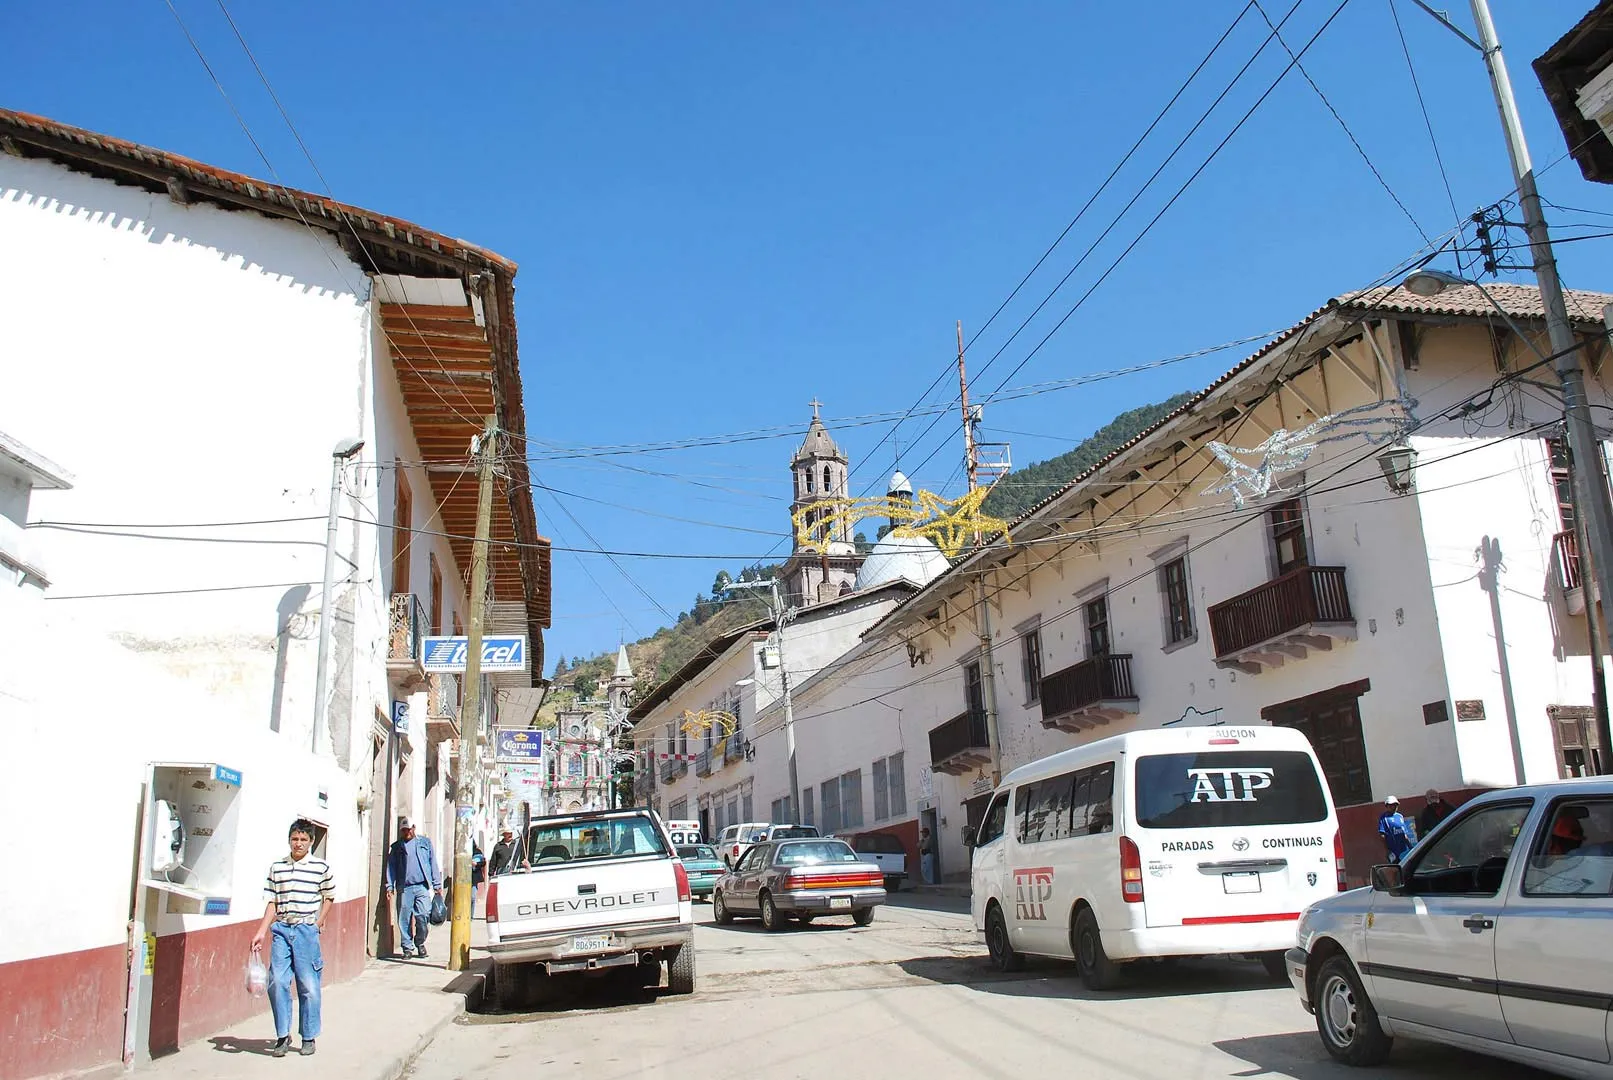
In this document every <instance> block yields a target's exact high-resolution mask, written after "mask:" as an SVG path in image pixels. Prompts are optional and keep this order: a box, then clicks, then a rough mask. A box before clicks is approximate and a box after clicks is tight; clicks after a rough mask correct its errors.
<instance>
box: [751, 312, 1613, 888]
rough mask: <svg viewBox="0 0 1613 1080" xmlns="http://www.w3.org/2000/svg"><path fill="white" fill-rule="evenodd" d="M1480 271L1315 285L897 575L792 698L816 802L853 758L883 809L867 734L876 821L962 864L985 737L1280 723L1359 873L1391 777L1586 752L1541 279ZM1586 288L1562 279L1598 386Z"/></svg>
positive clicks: (1575, 761) (1601, 342)
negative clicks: (1114, 441) (1160, 410)
mask: <svg viewBox="0 0 1613 1080" xmlns="http://www.w3.org/2000/svg"><path fill="white" fill-rule="evenodd" d="M1487 292H1488V293H1489V295H1490V296H1491V297H1493V298H1494V299H1495V301H1497V302H1498V303H1499V304H1500V305H1501V306H1502V307H1503V308H1504V309H1505V310H1504V312H1503V311H1501V310H1498V309H1497V308H1496V307H1495V306H1493V305H1492V304H1491V302H1490V300H1489V299H1488V298H1487V297H1486V296H1485V295H1484V294H1483V293H1481V292H1480V291H1479V290H1478V289H1475V288H1471V287H1453V288H1450V289H1447V290H1446V291H1444V292H1442V293H1440V294H1439V295H1436V296H1432V297H1425V296H1419V295H1415V294H1413V293H1411V292H1409V291H1408V290H1406V289H1405V288H1403V287H1396V288H1388V287H1385V288H1380V289H1375V290H1369V291H1366V292H1362V293H1357V294H1351V295H1348V296H1345V297H1341V298H1338V299H1335V300H1332V301H1330V302H1329V303H1328V304H1326V305H1325V306H1323V307H1322V308H1321V309H1319V310H1318V311H1316V312H1315V313H1313V314H1312V315H1310V316H1309V317H1307V318H1306V319H1304V320H1302V321H1301V322H1300V323H1298V324H1297V325H1295V326H1294V327H1292V328H1290V329H1289V330H1287V331H1285V332H1284V333H1283V334H1281V335H1279V336H1278V337H1277V338H1276V339H1275V340H1273V341H1272V342H1271V343H1269V344H1268V345H1266V346H1265V347H1263V348H1262V349H1260V350H1259V351H1258V352H1257V353H1255V354H1254V355H1253V356H1251V357H1250V358H1249V359H1247V360H1245V361H1244V362H1243V363H1241V364H1240V365H1238V366H1237V367H1236V368H1235V369H1233V370H1232V371H1231V372H1229V373H1228V374H1227V375H1226V376H1224V377H1222V378H1221V379H1219V380H1217V381H1216V382H1215V383H1214V384H1213V385H1211V386H1210V387H1208V388H1206V389H1205V390H1204V391H1202V392H1200V393H1199V394H1197V395H1196V396H1195V397H1194V398H1192V399H1191V400H1190V401H1189V402H1187V403H1186V404H1185V405H1183V406H1182V407H1181V408H1180V409H1178V410H1177V411H1176V412H1174V413H1172V414H1171V415H1170V416H1168V417H1166V418H1165V419H1164V420H1162V421H1161V422H1160V423H1159V424H1157V425H1156V426H1155V427H1153V428H1152V429H1150V430H1149V431H1148V432H1145V433H1144V434H1143V435H1141V436H1139V437H1138V438H1137V439H1135V440H1134V441H1132V442H1131V443H1130V444H1128V445H1126V446H1125V447H1122V448H1120V449H1119V450H1117V451H1116V452H1114V453H1113V454H1111V455H1110V456H1109V457H1108V458H1107V459H1106V460H1104V461H1103V462H1101V463H1099V464H1098V465H1097V466H1095V467H1094V468H1093V469H1092V470H1090V471H1089V472H1088V473H1087V474H1085V475H1083V476H1082V477H1079V478H1077V480H1075V481H1074V482H1072V483H1071V484H1069V485H1068V486H1066V487H1065V488H1064V489H1062V490H1060V491H1059V492H1057V493H1055V494H1054V495H1052V496H1050V497H1049V498H1048V499H1047V500H1045V501H1044V502H1043V503H1042V504H1041V505H1039V506H1038V507H1036V508H1034V509H1033V510H1032V511H1030V512H1029V513H1027V514H1026V515H1024V516H1023V517H1022V518H1021V519H1019V520H1018V521H1016V522H1014V523H1013V525H1012V528H1011V531H1010V534H1009V537H1008V538H1007V539H1004V538H998V539H995V540H993V541H991V542H989V543H988V544H986V545H985V546H984V547H982V548H979V549H977V550H976V551H974V552H972V553H971V554H969V555H967V556H965V557H964V558H963V559H961V560H960V561H959V562H958V563H957V564H956V565H954V566H953V567H952V568H951V570H950V571H948V572H947V573H945V574H943V575H942V576H940V577H939V578H937V579H935V580H934V581H932V582H930V583H929V584H928V585H927V586H925V587H924V588H923V589H922V590H921V591H919V592H918V593H917V594H916V595H914V596H913V597H912V598H910V599H908V600H906V601H905V602H904V603H903V604H902V605H901V606H900V607H899V608H897V609H896V610H895V611H893V612H892V613H891V614H890V615H888V616H886V617H885V618H884V619H883V620H881V621H880V622H879V623H878V624H877V625H875V626H874V627H872V628H871V629H870V630H869V631H868V632H867V633H866V634H865V635H864V636H863V639H862V641H861V642H860V643H859V644H858V646H857V647H856V648H854V649H852V650H850V651H848V652H847V654H846V655H845V656H843V657H842V658H840V659H839V660H837V661H835V662H834V663H833V664H831V665H830V666H829V667H827V668H825V669H824V670H822V671H820V672H819V673H818V675H817V676H815V677H814V678H813V679H811V680H809V681H808V682H806V683H805V684H803V685H802V686H801V687H800V688H799V692H798V693H797V695H796V698H795V710H794V711H795V728H796V733H797V743H798V745H799V747H800V749H799V762H800V775H801V779H802V784H803V790H804V789H805V787H806V786H807V784H808V783H812V784H815V785H817V786H818V791H819V799H820V804H819V807H818V811H819V814H820V816H821V814H822V811H823V807H822V804H821V799H822V797H823V793H824V792H825V791H826V790H828V788H827V787H826V786H825V785H830V781H831V780H832V781H833V783H832V785H830V786H832V787H833V790H834V798H835V800H836V803H835V808H836V810H837V812H840V811H842V810H843V808H844V807H845V806H846V805H847V799H846V794H845V792H846V784H847V780H846V778H847V777H852V778H854V779H855V777H856V776H857V775H858V774H859V771H860V774H861V776H864V777H867V778H869V780H871V779H872V777H873V775H874V771H875V768H876V767H877V765H878V763H879V762H881V761H883V762H884V763H885V769H884V773H885V776H886V777H887V779H886V792H887V794H886V799H885V804H884V805H885V809H886V810H887V813H890V812H891V803H890V799H889V780H888V777H889V769H890V763H891V761H892V759H893V757H894V758H895V759H896V760H899V761H900V762H901V764H902V767H903V770H904V773H905V776H904V783H903V794H904V795H905V796H906V797H907V799H908V803H909V807H910V808H909V809H908V810H907V811H906V814H905V817H904V818H901V819H898V818H897V817H896V816H895V815H894V814H892V816H891V818H890V820H889V822H887V823H884V824H885V825H886V827H888V828H889V829H890V830H891V831H899V832H903V833H905V834H908V835H911V834H913V833H916V831H917V830H918V829H920V828H923V827H928V828H930V829H931V831H932V833H933V834H934V836H935V837H936V838H937V839H938V840H939V851H938V854H939V857H940V866H941V873H942V876H943V877H945V878H949V879H961V878H962V877H963V876H964V875H965V874H966V872H967V868H968V865H969V862H968V852H967V850H966V848H965V847H964V846H963V843H962V839H961V830H962V827H963V826H964V825H966V824H973V823H974V821H975V819H976V818H977V817H978V815H979V813H980V812H981V811H982V810H983V809H984V802H985V796H986V794H987V792H989V791H990V789H991V787H992V783H993V777H992V768H993V762H994V744H995V758H996V763H997V764H998V766H999V767H1000V770H1001V772H1002V773H1006V772H1008V771H1009V770H1011V769H1012V768H1014V767H1016V766H1018V765H1021V764H1024V763H1026V762H1029V761H1032V760H1035V759H1037V758H1039V757H1042V756H1045V755H1046V754H1049V753H1052V752H1055V751H1057V750H1061V749H1065V748H1068V747H1070V746H1074V745H1078V744H1080V743H1083V742H1087V741H1091V740H1094V739H1099V738H1102V737H1104V736H1106V735H1110V734H1115V733H1118V732H1121V731H1125V730H1129V729H1132V728H1138V727H1166V726H1173V725H1177V724H1228V725H1247V724H1262V723H1263V724H1282V725H1288V726H1292V727H1296V728H1298V729H1300V730H1302V731H1304V732H1305V733H1306V734H1307V736H1308V737H1309V738H1310V740H1311V741H1312V743H1313V744H1314V745H1315V747H1316V749H1317V752H1318V754H1319V755H1320V757H1321V760H1322V763H1323V766H1324V770H1325V772H1326V775H1327V778H1328V782H1329V784H1330V787H1331V789H1332V793H1333V797H1334V800H1335V802H1336V803H1337V804H1338V806H1339V807H1340V819H1341V823H1342V828H1343V832H1344V835H1345V840H1346V845H1347V858H1348V863H1349V868H1350V874H1351V876H1352V878H1353V879H1354V880H1356V881H1362V880H1364V878H1365V874H1366V871H1367V868H1368V867H1369V866H1370V865H1371V864H1372V862H1374V861H1376V860H1377V859H1379V858H1381V852H1380V851H1379V848H1378V843H1377V838H1376V835H1375V822H1376V818H1377V815H1378V805H1379V803H1380V802H1381V800H1382V799H1383V798H1384V797H1385V796H1387V795H1389V794H1395V795H1397V796H1399V797H1400V798H1401V800H1402V805H1403V806H1405V807H1406V808H1407V809H1408V810H1411V811H1415V810H1417V809H1419V808H1420V807H1421V805H1422V793H1423V792H1424V791H1425V790H1427V789H1430V788H1437V789H1439V790H1440V791H1442V792H1444V793H1446V794H1447V796H1449V797H1451V798H1452V799H1454V800H1456V801H1460V800H1461V799H1463V798H1465V797H1467V796H1469V795H1470V794H1471V793H1473V792H1475V791H1477V790H1481V789H1485V788H1491V787H1496V786H1502V785H1508V784H1511V783H1513V782H1515V781H1517V780H1521V779H1528V780H1540V779H1546V778H1551V777H1555V776H1559V775H1566V774H1570V773H1574V772H1576V771H1581V770H1585V769H1589V768H1593V767H1594V766H1595V763H1596V761H1597V760H1598V758H1599V755H1600V754H1601V752H1602V748H1601V747H1600V746H1598V745H1595V725H1594V723H1593V722H1592V720H1591V704H1592V690H1591V661H1590V657H1589V655H1588V647H1587V637H1586V625H1585V618H1586V616H1585V614H1584V612H1585V603H1586V602H1585V598H1584V597H1583V595H1582V592H1583V590H1582V589H1581V588H1580V587H1579V584H1578V576H1577V562H1576V552H1577V547H1576V546H1575V534H1574V531H1573V528H1574V523H1573V521H1572V520H1571V518H1570V517H1568V516H1566V515H1565V509H1566V507H1565V504H1564V503H1563V501H1562V499H1561V498H1560V492H1561V490H1562V488H1561V485H1562V483H1563V481H1564V477H1565V473H1564V469H1565V467H1566V464H1567V463H1566V461H1565V459H1564V457H1563V454H1562V452H1561V450H1560V448H1559V447H1558V444H1557V443H1555V442H1554V440H1555V439H1557V438H1559V437H1560V435H1561V431H1560V424H1561V419H1562V405H1561V401H1560V398H1558V397H1554V396H1553V394H1552V393H1551V391H1550V390H1549V389H1548V387H1549V379H1548V380H1546V381H1545V385H1541V379H1540V375H1541V372H1542V371H1543V370H1549V369H1546V368H1541V367H1534V368H1532V369H1530V370H1529V371H1528V372H1525V371H1524V370H1523V369H1526V368H1530V366H1531V365H1534V364H1536V363H1537V361H1538V360H1539V358H1540V357H1541V356H1543V355H1545V354H1546V353H1547V352H1549V346H1548V345H1547V344H1546V335H1545V330H1544V323H1543V316H1542V308H1541V304H1540V298H1539V294H1538V292H1536V291H1535V290H1534V289H1533V288H1529V287H1523V286H1514V285H1505V284H1498V285H1495V286H1491V287H1489V288H1488V290H1487ZM1609 299H1610V298H1609V297H1608V296H1605V295H1601V294H1592V293H1576V294H1571V297H1570V300H1571V308H1572V312H1573V319H1574V322H1575V327H1576V331H1577V332H1578V333H1579V334H1580V335H1581V338H1582V340H1583V341H1584V343H1585V350H1584V354H1583V356H1584V361H1585V366H1586V368H1587V370H1588V371H1589V372H1592V373H1593V374H1592V375H1591V376H1590V380H1591V392H1592V394H1593V396H1594V399H1595V401H1596V402H1597V403H1599V404H1602V405H1607V404H1608V403H1609V402H1610V400H1613V399H1610V398H1609V395H1608V393H1607V389H1606V385H1605V384H1604V382H1603V379H1602V374H1603V364H1604V362H1605V360H1606V358H1607V356H1608V345H1607V335H1606V330H1605V327H1604V326H1603V324H1602V309H1603V306H1604V305H1605V304H1606V303H1607V302H1608V301H1609ZM1525 377H1527V378H1529V379H1533V380H1535V381H1534V382H1525V381H1524V379H1525ZM1498 643H1499V648H1498ZM777 713H778V708H777V706H776V705H775V706H773V707H772V708H771V709H767V710H763V711H762V712H761V713H760V714H759V716H758V719H757V724H758V727H759V728H762V729H766V728H768V727H770V726H772V725H774V724H776V722H777ZM992 721H994V725H993V723H992ZM993 726H994V727H995V738H993V737H992V731H991V728H992V727H993ZM777 790H778V789H777V788H774V789H773V792H774V793H775V794H776V792H777ZM862 790H863V791H864V793H865V798H864V801H863V802H862V807H863V808H864V811H865V812H866V808H867V807H868V806H869V805H870V803H871V802H872V801H873V799H874V798H876V797H877V791H876V789H875V788H874V787H873V786H872V784H870V783H867V782H864V785H863V788H862ZM865 823H866V824H869V825H880V824H882V823H881V822H878V821H871V822H865Z"/></svg>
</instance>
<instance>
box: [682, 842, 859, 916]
mask: <svg viewBox="0 0 1613 1080" xmlns="http://www.w3.org/2000/svg"><path fill="white" fill-rule="evenodd" d="M884 882H885V874H884V871H882V870H880V868H879V867H878V866H876V865H874V864H873V863H871V862H865V861H864V860H862V859H861V858H859V857H858V856H857V853H856V852H855V851H853V850H851V845H850V844H847V843H846V842H845V841H843V840H824V839H799V840H773V841H763V842H761V843H758V844H755V845H754V846H752V847H751V849H750V850H749V851H747V852H745V854H744V855H743V856H742V857H741V858H740V860H739V865H738V866H736V867H734V869H732V870H730V871H729V872H728V873H727V874H725V875H723V878H722V880H721V881H719V882H718V883H717V891H716V892H714V893H712V897H711V903H712V908H713V916H714V917H715V918H716V920H717V921H718V922H719V923H723V924H725V925H726V924H727V923H731V922H733V921H734V917H735V916H736V915H751V914H754V915H757V916H759V917H760V918H761V920H762V927H763V928H764V929H767V930H780V929H782V928H783V926H784V923H785V920H787V919H788V918H790V917H791V916H794V917H795V918H798V919H800V920H801V922H803V923H810V922H811V921H812V920H813V919H815V918H817V917H818V916H820V915H850V916H851V917H852V920H853V921H854V922H856V924H857V925H858V926H867V925H868V924H869V923H871V922H873V921H874V909H875V908H876V907H878V906H879V905H880V904H883V903H884V902H885V884H884Z"/></svg>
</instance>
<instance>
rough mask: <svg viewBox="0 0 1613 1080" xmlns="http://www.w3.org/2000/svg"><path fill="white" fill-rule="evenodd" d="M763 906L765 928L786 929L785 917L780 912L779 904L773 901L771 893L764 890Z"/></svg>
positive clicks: (763, 924) (763, 927) (763, 925)
mask: <svg viewBox="0 0 1613 1080" xmlns="http://www.w3.org/2000/svg"><path fill="white" fill-rule="evenodd" d="M761 908H762V929H763V930H782V929H784V917H783V916H782V915H781V914H780V913H779V909H778V905H777V904H775V903H773V895H772V894H771V893H765V892H764V893H763V894H762V898H761Z"/></svg>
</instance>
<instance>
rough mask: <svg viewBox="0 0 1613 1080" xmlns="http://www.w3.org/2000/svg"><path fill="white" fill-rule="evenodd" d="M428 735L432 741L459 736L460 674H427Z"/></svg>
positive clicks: (444, 740)
mask: <svg viewBox="0 0 1613 1080" xmlns="http://www.w3.org/2000/svg"><path fill="white" fill-rule="evenodd" d="M426 737H427V738H428V739H429V740H430V741H432V742H447V741H448V740H450V739H457V738H459V676H458V675H447V674H443V673H440V672H432V673H431V674H430V675H427V676H426Z"/></svg>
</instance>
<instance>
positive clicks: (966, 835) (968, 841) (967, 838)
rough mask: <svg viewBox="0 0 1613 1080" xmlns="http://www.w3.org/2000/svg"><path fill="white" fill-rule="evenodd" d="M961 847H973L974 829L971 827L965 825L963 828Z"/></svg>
mask: <svg viewBox="0 0 1613 1080" xmlns="http://www.w3.org/2000/svg"><path fill="white" fill-rule="evenodd" d="M963 846H964V847H974V846H975V827H974V826H973V825H965V826H964V827H963Z"/></svg>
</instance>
